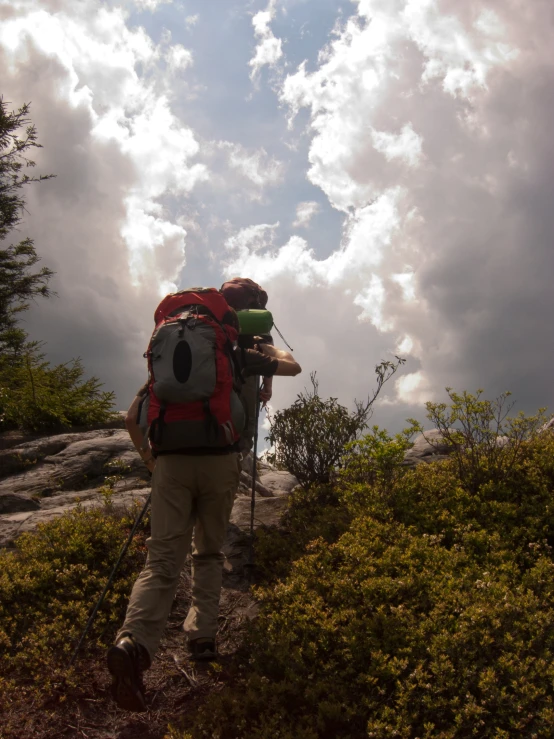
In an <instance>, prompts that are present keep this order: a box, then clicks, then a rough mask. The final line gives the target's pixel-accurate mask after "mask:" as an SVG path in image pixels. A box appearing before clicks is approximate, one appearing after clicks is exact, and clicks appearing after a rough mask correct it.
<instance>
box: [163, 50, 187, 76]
mask: <svg viewBox="0 0 554 739" xmlns="http://www.w3.org/2000/svg"><path fill="white" fill-rule="evenodd" d="M165 58H166V61H167V63H168V65H169V68H170V70H171V71H172V72H177V71H178V70H185V69H187V67H190V65H191V64H192V54H191V52H190V51H189V50H188V49H185V47H184V46H182V45H181V44H173V46H170V48H169V49H168V51H167V52H166V57H165Z"/></svg>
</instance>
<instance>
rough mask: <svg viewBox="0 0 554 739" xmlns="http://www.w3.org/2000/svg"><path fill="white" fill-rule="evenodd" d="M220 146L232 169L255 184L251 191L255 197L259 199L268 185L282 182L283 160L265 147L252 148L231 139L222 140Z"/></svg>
mask: <svg viewBox="0 0 554 739" xmlns="http://www.w3.org/2000/svg"><path fill="white" fill-rule="evenodd" d="M218 147H219V149H221V150H222V151H224V152H225V153H226V154H227V157H228V164H229V166H230V167H231V169H232V170H234V171H235V172H236V173H238V174H239V175H241V176H242V177H243V178H245V179H246V180H248V181H249V182H250V183H251V184H252V185H254V186H255V189H254V190H251V193H250V194H251V197H252V198H253V199H257V200H259V199H260V198H261V197H262V195H263V191H264V189H265V188H266V187H271V186H275V185H277V184H279V183H280V182H282V180H283V177H284V173H285V166H284V164H283V162H281V161H279V160H278V159H276V158H275V157H272V156H270V155H269V154H268V153H267V151H266V150H265V149H264V148H263V147H261V148H259V149H255V150H252V149H248V148H247V147H245V146H243V145H242V144H238V143H233V142H231V141H220V142H219V144H218Z"/></svg>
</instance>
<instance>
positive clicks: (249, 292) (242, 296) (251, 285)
mask: <svg viewBox="0 0 554 739" xmlns="http://www.w3.org/2000/svg"><path fill="white" fill-rule="evenodd" d="M219 292H220V293H221V294H222V295H223V297H224V298H225V300H226V301H227V303H228V305H230V306H231V308H234V309H235V310H252V309H258V310H259V309H262V310H263V309H264V308H265V307H266V305H267V293H266V291H265V290H263V289H262V288H261V287H260V286H259V285H258V284H257V283H256V282H254V281H253V280H251V279H249V278H248V277H233V279H231V280H228V281H227V282H224V283H223V285H222V286H221V288H220V290H219Z"/></svg>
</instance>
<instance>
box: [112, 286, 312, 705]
mask: <svg viewBox="0 0 554 739" xmlns="http://www.w3.org/2000/svg"><path fill="white" fill-rule="evenodd" d="M155 323H156V329H155V331H154V334H153V336H152V339H151V341H150V345H149V348H148V351H147V357H148V365H149V382H148V386H147V388H146V390H145V389H144V388H143V391H142V392H143V395H142V397H139V396H137V398H136V399H135V401H134V402H133V404H132V405H131V408H130V411H129V414H128V418H127V428H128V429H129V433H130V434H131V438H132V439H133V442H134V444H135V446H136V447H137V448H139V449H140V450H141V452H142V454H141V456H142V457H143V459H144V461H145V463H146V464H148V465H149V468H150V469H153V470H154V471H153V476H152V509H151V535H150V538H149V539H148V541H147V548H148V558H147V562H146V566H145V568H144V570H143V571H142V573H141V574H140V575H139V577H138V579H137V581H136V582H135V585H134V587H133V591H132V593H131V597H130V600H129V605H128V608H127V613H126V617H125V622H124V624H123V626H122V627H121V629H120V631H119V633H118V635H117V638H116V643H115V644H114V646H112V647H111V648H110V650H109V651H108V655H107V661H108V669H109V670H110V672H111V674H112V678H113V684H112V695H113V697H114V699H115V701H116V703H117V704H118V705H119V706H120V708H124V709H126V710H130V711H144V710H146V701H145V691H144V686H143V682H142V673H143V671H144V670H146V669H148V667H149V666H150V664H151V661H152V659H153V657H154V654H155V652H156V650H157V648H158V644H159V641H160V638H161V636H162V632H163V629H164V627H165V623H166V621H167V617H168V615H169V613H170V610H171V606H172V603H173V599H174V596H175V592H176V590H177V585H178V582H179V576H180V573H181V570H182V568H183V565H184V563H185V560H186V557H187V555H188V553H189V551H190V547H191V541H192V537H193V529H194V540H193V549H192V603H191V607H190V610H189V613H188V615H187V618H186V620H185V623H184V626H183V628H184V631H185V633H186V635H187V637H188V643H189V649H190V654H191V658H192V659H195V660H213V659H214V658H215V657H216V656H217V650H216V643H215V637H216V633H217V623H218V611H219V598H220V591H221V584H222V574H223V561H224V555H223V554H222V552H221V548H222V546H223V542H224V539H225V534H226V530H227V525H228V522H229V518H230V515H231V510H232V507H233V502H234V499H235V495H236V492H237V489H238V483H239V477H240V455H239V452H238V442H239V440H240V435H241V432H242V430H243V428H242V427H243V425H244V420H245V419H244V411H243V406H242V403H241V402H240V398H239V391H240V378H241V375H245V376H251V375H263V376H264V377H272V376H273V375H275V374H277V375H296V374H298V373H299V372H300V371H301V368H300V366H299V365H298V363H297V362H296V361H295V360H294V358H293V357H292V355H290V354H289V353H288V352H285V351H282V350H280V349H276V348H275V347H273V346H271V345H267V344H263V343H255V345H254V346H253V347H252V348H249V349H247V350H245V352H240V353H237V352H236V351H235V347H236V340H237V336H238V319H237V316H236V313H235V312H234V311H233V310H232V309H230V307H229V306H228V304H227V302H226V301H225V299H224V298H223V296H222V295H221V293H219V292H218V291H217V290H215V289H212V288H209V289H206V288H192V289H191V290H185V291H182V292H180V293H176V294H174V295H169V296H167V297H166V298H165V299H164V300H163V301H162V303H161V304H160V305H159V306H158V308H157V310H156V313H155ZM137 415H139V416H140V418H141V422H140V424H138V423H137ZM139 425H140V426H142V429H143V431H139V430H138V427H139ZM146 429H147V435H146V436H145V440H144V442H143V435H144V431H145V430H146ZM150 453H151V454H152V455H153V458H152V459H151V458H150ZM154 459H155V465H154Z"/></svg>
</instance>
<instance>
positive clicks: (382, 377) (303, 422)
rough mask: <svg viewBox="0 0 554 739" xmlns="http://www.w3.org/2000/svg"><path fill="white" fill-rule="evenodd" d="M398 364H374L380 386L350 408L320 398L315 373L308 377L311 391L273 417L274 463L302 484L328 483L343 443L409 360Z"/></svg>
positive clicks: (353, 435)
mask: <svg viewBox="0 0 554 739" xmlns="http://www.w3.org/2000/svg"><path fill="white" fill-rule="evenodd" d="M396 359H397V363H396V364H394V363H393V362H381V364H379V365H377V366H376V367H375V374H376V376H377V389H376V390H375V392H374V394H373V397H370V398H368V399H367V401H366V402H365V403H363V402H360V401H355V406H356V409H355V410H354V411H352V412H350V411H349V410H348V409H347V408H345V407H344V406H343V405H340V403H339V402H338V401H337V398H328V399H327V400H322V398H321V397H320V395H319V385H318V382H317V380H316V375H315V373H312V374H311V375H310V379H311V382H312V389H311V390H305V391H304V392H302V393H299V395H298V397H297V399H296V401H295V402H294V403H293V404H292V406H291V407H290V408H286V409H285V410H284V411H277V413H275V416H274V417H273V418H270V431H269V435H268V436H267V437H266V440H267V441H269V442H270V444H271V445H272V447H273V448H274V451H273V452H272V453H271V454H269V455H268V459H269V461H270V462H272V463H274V464H276V465H277V466H278V467H280V468H282V469H286V470H288V471H289V472H292V474H293V475H295V476H296V477H297V479H298V481H299V483H300V484H301V485H302V486H303V487H304V488H308V487H309V486H310V485H313V484H323V485H326V484H327V483H329V481H330V479H331V476H332V473H333V471H334V469H335V468H336V467H337V465H339V464H340V462H341V460H342V457H343V455H344V447H345V445H346V444H348V443H349V442H352V441H354V440H355V439H356V437H357V436H358V435H359V434H360V433H361V431H363V429H364V428H366V427H367V421H368V419H369V418H370V417H371V413H372V406H373V403H374V401H375V400H376V398H377V396H378V395H379V392H380V391H381V388H382V387H383V385H384V384H385V382H387V380H389V379H390V378H391V377H392V376H393V375H394V373H395V372H396V370H397V369H398V367H400V366H401V365H402V364H404V362H405V361H406V360H404V359H400V358H399V357H396Z"/></svg>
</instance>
